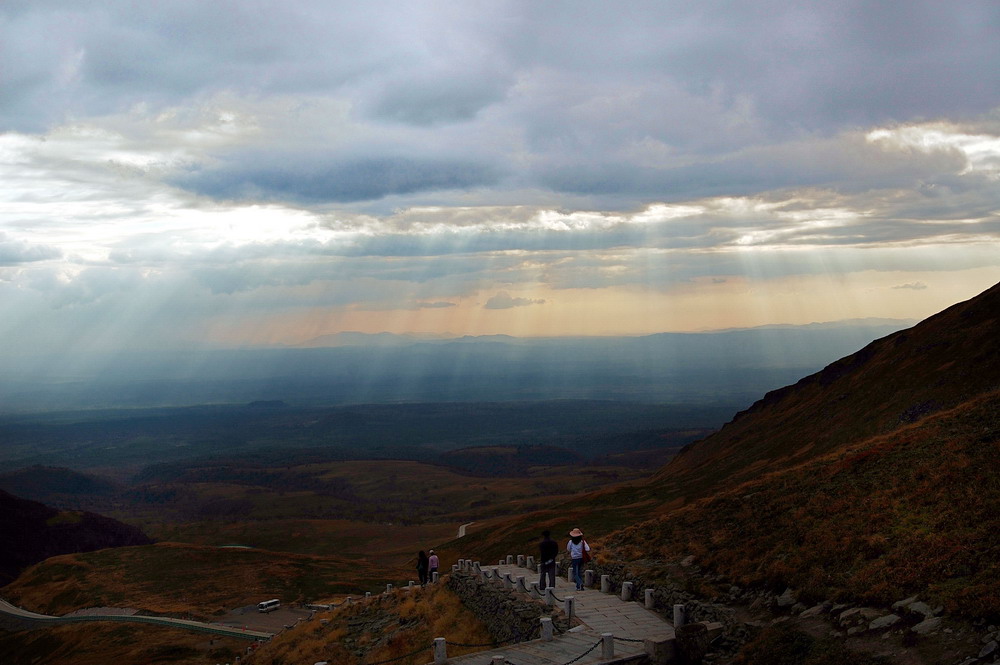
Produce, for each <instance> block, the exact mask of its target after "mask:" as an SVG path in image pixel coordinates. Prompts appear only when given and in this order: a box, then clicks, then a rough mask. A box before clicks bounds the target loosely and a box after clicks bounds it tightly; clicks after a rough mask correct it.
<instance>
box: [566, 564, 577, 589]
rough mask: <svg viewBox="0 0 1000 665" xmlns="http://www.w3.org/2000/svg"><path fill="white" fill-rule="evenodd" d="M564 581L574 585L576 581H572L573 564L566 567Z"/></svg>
mask: <svg viewBox="0 0 1000 665" xmlns="http://www.w3.org/2000/svg"><path fill="white" fill-rule="evenodd" d="M566 581H567V582H569V583H570V584H575V583H576V580H574V579H573V564H570V565H568V566H566Z"/></svg>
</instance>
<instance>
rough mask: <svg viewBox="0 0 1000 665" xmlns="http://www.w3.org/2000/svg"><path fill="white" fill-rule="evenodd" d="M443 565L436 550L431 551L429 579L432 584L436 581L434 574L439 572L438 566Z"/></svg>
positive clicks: (428, 570)
mask: <svg viewBox="0 0 1000 665" xmlns="http://www.w3.org/2000/svg"><path fill="white" fill-rule="evenodd" d="M439 565H441V559H439V558H438V555H437V554H435V553H434V550H431V551H430V556H429V557H427V566H428V568H427V579H428V580H429V581H431V582H433V581H434V573H436V572H437V571H438V566H439Z"/></svg>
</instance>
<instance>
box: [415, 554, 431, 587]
mask: <svg viewBox="0 0 1000 665" xmlns="http://www.w3.org/2000/svg"><path fill="white" fill-rule="evenodd" d="M428 563H429V560H428V559H427V555H426V554H424V551H423V550H420V552H418V553H417V575H418V576H419V577H420V586H424V585H425V584H427V569H428V568H429V566H428Z"/></svg>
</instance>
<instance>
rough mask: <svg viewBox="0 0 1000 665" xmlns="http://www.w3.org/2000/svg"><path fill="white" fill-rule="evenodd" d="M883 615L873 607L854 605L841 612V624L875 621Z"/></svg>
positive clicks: (850, 624)
mask: <svg viewBox="0 0 1000 665" xmlns="http://www.w3.org/2000/svg"><path fill="white" fill-rule="evenodd" d="M880 616H882V613H881V612H879V611H878V610H876V609H873V608H871V607H854V608H851V609H849V610H844V611H843V612H842V613H841V614H840V619H839V621H840V625H841V626H854V625H860V624H865V625H867V624H868V622H870V621H873V620H875V619H877V618H879V617H880Z"/></svg>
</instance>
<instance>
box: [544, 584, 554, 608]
mask: <svg viewBox="0 0 1000 665" xmlns="http://www.w3.org/2000/svg"><path fill="white" fill-rule="evenodd" d="M555 603H556V590H555V589H553V588H552V587H550V586H547V587H545V604H546V605H548V606H549V607H552V606H553V605H555Z"/></svg>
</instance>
